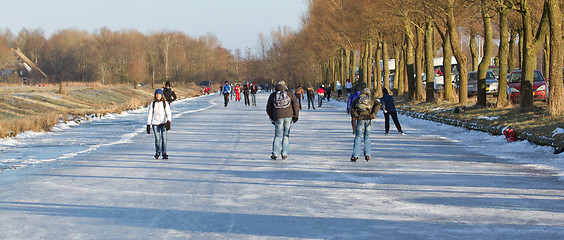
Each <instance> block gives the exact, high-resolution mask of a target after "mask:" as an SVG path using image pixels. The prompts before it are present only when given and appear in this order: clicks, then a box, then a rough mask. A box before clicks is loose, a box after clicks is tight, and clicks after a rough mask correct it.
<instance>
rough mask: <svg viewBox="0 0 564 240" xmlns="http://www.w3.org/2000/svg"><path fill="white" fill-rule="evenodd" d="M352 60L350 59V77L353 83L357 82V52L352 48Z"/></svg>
mask: <svg viewBox="0 0 564 240" xmlns="http://www.w3.org/2000/svg"><path fill="white" fill-rule="evenodd" d="M349 56H350V60H349V64H350V65H349V74H350V75H349V79H350V80H351V83H353V84H354V83H355V82H356V77H355V75H356V67H355V66H356V52H355V51H354V50H351V52H350V54H349Z"/></svg>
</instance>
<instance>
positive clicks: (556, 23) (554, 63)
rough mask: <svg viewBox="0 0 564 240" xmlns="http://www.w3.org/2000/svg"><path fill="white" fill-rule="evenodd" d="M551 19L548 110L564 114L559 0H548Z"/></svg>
mask: <svg viewBox="0 0 564 240" xmlns="http://www.w3.org/2000/svg"><path fill="white" fill-rule="evenodd" d="M547 2H548V5H549V7H548V8H549V13H550V16H549V20H550V50H551V53H550V85H549V91H548V94H549V96H548V99H549V101H548V112H549V113H550V115H552V116H558V115H563V114H564V90H563V89H564V86H563V85H564V83H563V82H562V78H563V76H562V65H563V62H562V61H563V59H562V54H563V50H562V9H561V8H560V2H561V1H559V0H547Z"/></svg>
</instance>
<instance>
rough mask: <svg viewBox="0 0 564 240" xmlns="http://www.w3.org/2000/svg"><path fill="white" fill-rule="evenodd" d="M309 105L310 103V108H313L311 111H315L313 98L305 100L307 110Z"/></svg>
mask: <svg viewBox="0 0 564 240" xmlns="http://www.w3.org/2000/svg"><path fill="white" fill-rule="evenodd" d="M310 103H311V106H312V107H313V109H315V105H314V104H313V98H312V97H308V98H307V109H309V104H310Z"/></svg>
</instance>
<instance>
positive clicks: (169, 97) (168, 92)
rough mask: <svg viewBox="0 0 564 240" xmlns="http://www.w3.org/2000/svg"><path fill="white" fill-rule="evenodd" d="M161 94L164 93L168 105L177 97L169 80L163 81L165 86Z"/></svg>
mask: <svg viewBox="0 0 564 240" xmlns="http://www.w3.org/2000/svg"><path fill="white" fill-rule="evenodd" d="M163 94H164V98H165V99H166V101H167V102H168V104H169V105H170V104H171V103H172V102H174V101H176V99H178V97H176V93H174V90H173V89H172V87H171V86H170V82H169V81H167V82H166V83H165V87H164V88H163Z"/></svg>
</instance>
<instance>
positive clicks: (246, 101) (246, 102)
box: [244, 94, 251, 106]
mask: <svg viewBox="0 0 564 240" xmlns="http://www.w3.org/2000/svg"><path fill="white" fill-rule="evenodd" d="M244 95H245V106H251V100H249V94H244Z"/></svg>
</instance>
